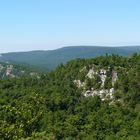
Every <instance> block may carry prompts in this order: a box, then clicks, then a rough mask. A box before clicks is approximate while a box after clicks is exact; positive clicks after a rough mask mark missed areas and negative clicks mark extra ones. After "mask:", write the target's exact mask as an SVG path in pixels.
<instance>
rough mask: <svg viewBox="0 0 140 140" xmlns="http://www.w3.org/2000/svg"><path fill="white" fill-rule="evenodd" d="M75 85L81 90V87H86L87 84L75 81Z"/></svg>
mask: <svg viewBox="0 0 140 140" xmlns="http://www.w3.org/2000/svg"><path fill="white" fill-rule="evenodd" d="M74 84H76V86H77V87H78V88H81V87H84V86H85V83H84V82H82V81H81V80H74Z"/></svg>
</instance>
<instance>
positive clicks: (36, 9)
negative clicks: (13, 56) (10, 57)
mask: <svg viewBox="0 0 140 140" xmlns="http://www.w3.org/2000/svg"><path fill="white" fill-rule="evenodd" d="M139 7H140V1H139V0H1V1H0V53H3V52H11V51H28V50H41V49H43V50H48V49H55V48H60V47H63V46H71V45H106V46H108V45H109V46H118V45H139V44H140V8H139Z"/></svg>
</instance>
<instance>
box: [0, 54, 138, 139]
mask: <svg viewBox="0 0 140 140" xmlns="http://www.w3.org/2000/svg"><path fill="white" fill-rule="evenodd" d="M0 139H1V140H139V139H140V55H139V54H134V55H132V56H131V57H122V56H119V55H106V56H100V57H96V58H90V59H76V60H72V61H70V62H68V63H66V64H65V65H63V64H61V65H60V66H58V67H57V68H56V69H55V70H53V71H51V72H49V73H48V74H41V75H40V76H39V77H36V76H30V75H28V76H27V75H26V76H21V77H20V78H19V77H18V78H17V77H12V78H11V77H10V78H4V79H1V80H0Z"/></svg>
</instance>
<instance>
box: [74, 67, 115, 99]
mask: <svg viewBox="0 0 140 140" xmlns="http://www.w3.org/2000/svg"><path fill="white" fill-rule="evenodd" d="M85 69H86V67H84V68H83V69H82V70H80V72H81V71H83V70H85ZM109 69H110V68H108V70H105V69H100V70H98V71H97V70H96V69H95V67H92V68H91V69H90V70H89V71H88V73H87V75H86V76H85V80H86V78H89V79H93V78H95V75H98V76H100V78H101V87H100V88H99V89H95V88H94V86H93V87H91V88H90V89H88V90H86V89H85V82H82V81H81V80H74V83H75V85H76V86H77V87H78V88H82V89H83V92H82V94H83V95H84V96H85V97H89V96H95V95H98V96H100V98H101V99H102V100H106V99H108V100H111V101H113V100H114V93H115V90H114V84H115V83H116V81H117V80H118V74H117V72H116V71H113V72H112V75H111V76H112V88H110V89H104V85H105V81H106V78H107V77H108V75H107V73H108V71H109ZM86 70H87V69H86Z"/></svg>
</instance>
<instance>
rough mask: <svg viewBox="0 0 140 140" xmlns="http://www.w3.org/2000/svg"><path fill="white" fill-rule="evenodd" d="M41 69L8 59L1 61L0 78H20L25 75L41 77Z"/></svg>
mask: <svg viewBox="0 0 140 140" xmlns="http://www.w3.org/2000/svg"><path fill="white" fill-rule="evenodd" d="M39 73H40V71H39V70H37V69H36V68H33V67H31V66H30V65H25V64H16V63H12V62H8V61H2V62H0V79H6V78H20V77H23V76H26V77H28V76H36V77H39Z"/></svg>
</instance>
